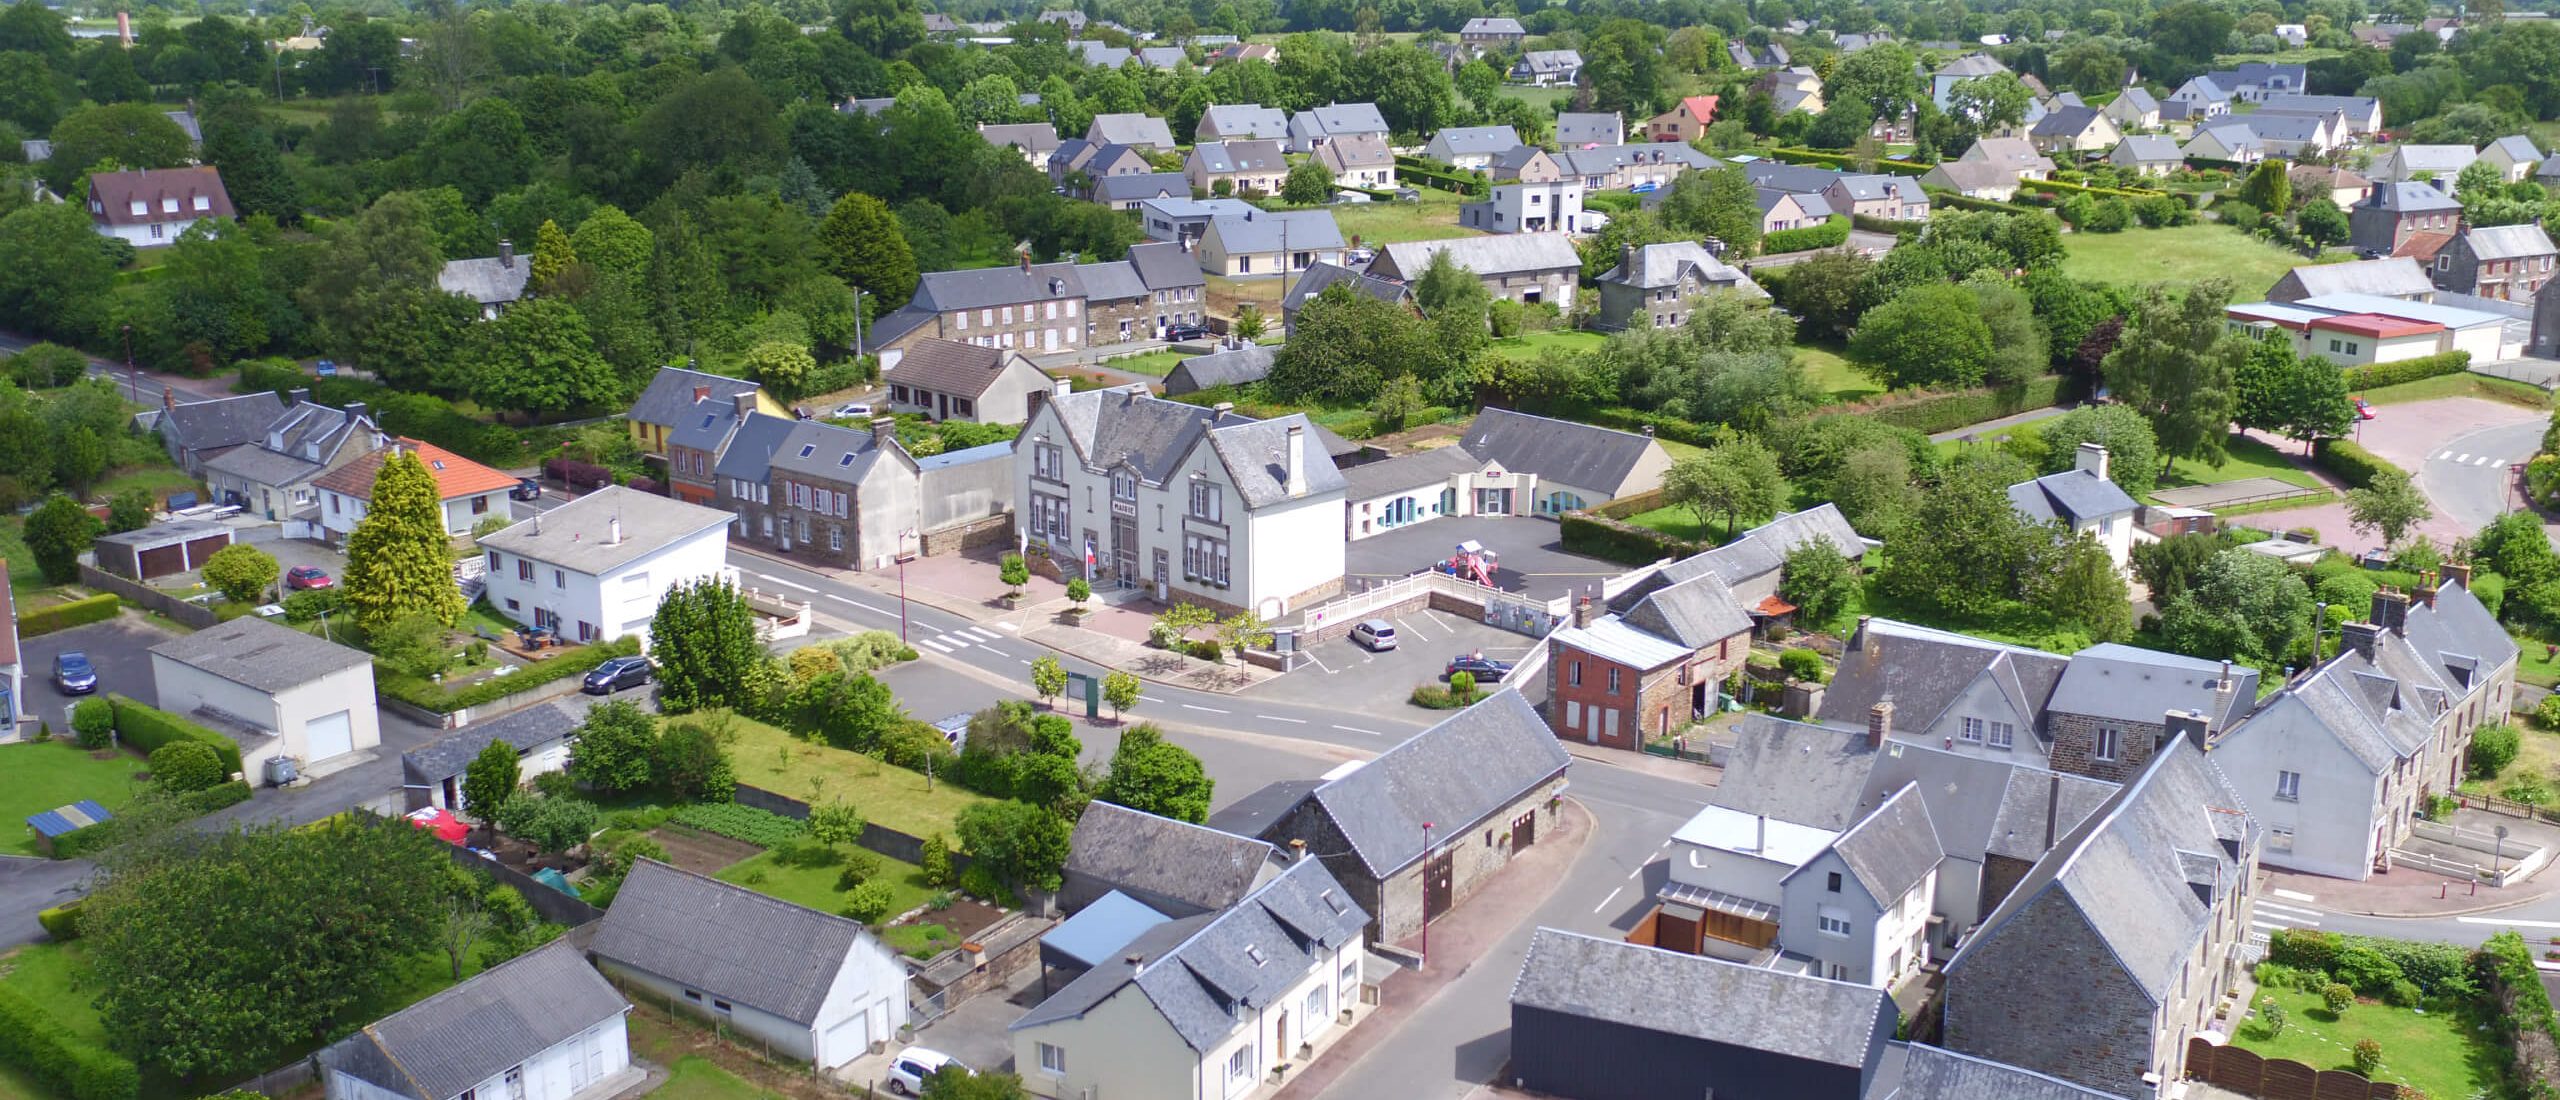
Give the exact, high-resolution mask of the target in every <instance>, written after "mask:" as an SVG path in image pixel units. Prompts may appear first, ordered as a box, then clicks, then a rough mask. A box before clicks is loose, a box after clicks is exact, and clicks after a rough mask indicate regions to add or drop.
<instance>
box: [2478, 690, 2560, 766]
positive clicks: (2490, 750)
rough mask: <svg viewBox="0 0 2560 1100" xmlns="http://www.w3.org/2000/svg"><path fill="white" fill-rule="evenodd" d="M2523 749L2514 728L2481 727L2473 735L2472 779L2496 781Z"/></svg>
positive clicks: (2520, 739) (2521, 740)
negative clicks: (2518, 751) (2519, 750)
mask: <svg viewBox="0 0 2560 1100" xmlns="http://www.w3.org/2000/svg"><path fill="white" fill-rule="evenodd" d="M2551 698H2554V697H2553V696H2544V699H2545V700H2546V701H2547V700H2549V699H2551ZM2522 747H2523V738H2522V737H2520V736H2518V735H2517V733H2516V728H2515V727H2514V726H2511V725H2508V724H2506V723H2504V722H2493V723H2490V724H2489V725H2485V726H2482V727H2480V728H2479V729H2478V730H2476V731H2474V732H2473V733H2472V735H2471V765H2470V766H2471V777H2472V778H2474V779H2496V778H2497V777H2498V773H2499V772H2502V771H2505V770H2507V765H2509V764H2512V763H2515V759H2516V752H2517V750H2518V749H2520V748H2522Z"/></svg>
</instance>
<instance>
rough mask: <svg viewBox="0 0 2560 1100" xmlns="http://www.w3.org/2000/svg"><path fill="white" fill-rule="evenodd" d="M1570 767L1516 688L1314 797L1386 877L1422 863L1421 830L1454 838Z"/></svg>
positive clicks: (1372, 868)
mask: <svg viewBox="0 0 2560 1100" xmlns="http://www.w3.org/2000/svg"><path fill="white" fill-rule="evenodd" d="M1570 760H1571V757H1569V756H1567V755H1566V754H1565V751H1564V747H1563V746H1562V745H1560V744H1557V742H1556V736H1555V734H1554V732H1552V731H1550V730H1549V729H1547V724H1546V722H1545V720H1544V719H1541V718H1539V717H1538V712H1537V711H1535V710H1533V709H1531V708H1530V706H1529V704H1528V702H1527V701H1526V700H1524V699H1522V698H1521V697H1520V693H1519V692H1516V691H1497V692H1495V693H1493V694H1492V695H1490V696H1487V697H1486V698H1485V699H1484V701H1482V702H1479V703H1477V704H1475V705H1474V706H1471V707H1468V708H1467V709H1465V710H1462V711H1459V712H1458V713H1456V714H1454V715H1452V716H1450V717H1448V718H1446V719H1443V720H1441V722H1440V724H1439V725H1436V726H1433V727H1431V728H1430V729H1427V730H1424V731H1422V732H1421V733H1417V734H1415V735H1413V736H1412V737H1410V738H1407V739H1406V740H1405V741H1404V742H1403V743H1402V744H1399V745H1397V746H1396V747H1394V748H1391V749H1388V750H1387V751H1386V752H1384V753H1381V754H1379V755H1378V757H1377V758H1376V759H1373V760H1371V761H1369V762H1368V763H1366V764H1363V765H1361V766H1360V767H1359V768H1358V769H1356V770H1354V771H1352V772H1351V773H1350V774H1348V775H1344V776H1341V777H1339V778H1337V779H1334V780H1332V781H1331V782H1328V783H1326V784H1324V785H1323V786H1321V787H1317V788H1316V789H1315V793H1314V795H1313V796H1312V797H1313V798H1314V799H1315V800H1316V802H1317V804H1318V805H1320V806H1322V807H1323V808H1324V811H1325V814H1326V816H1328V817H1330V818H1332V819H1333V823H1334V826H1335V828H1337V829H1339V830H1341V832H1342V835H1343V836H1344V838H1346V839H1348V840H1349V841H1350V843H1351V850H1352V854H1354V855H1357V856H1359V857H1360V862H1361V864H1362V865H1363V866H1365V867H1367V868H1368V869H1369V873H1370V874H1371V875H1373V876H1375V877H1377V878H1380V879H1384V878H1386V877H1388V876H1390V875H1393V874H1395V873H1396V872H1397V871H1399V870H1402V869H1403V868H1404V867H1405V866H1406V865H1408V864H1411V863H1412V862H1413V861H1415V860H1417V859H1420V858H1421V857H1422V823H1423V822H1426V821H1428V822H1432V823H1434V824H1436V825H1438V826H1440V828H1441V829H1443V830H1446V831H1445V832H1443V833H1442V834H1441V835H1442V836H1444V837H1445V836H1450V835H1455V834H1457V833H1461V832H1464V831H1465V830H1467V829H1469V828H1471V827H1472V826H1473V825H1474V824H1475V823H1476V822H1478V821H1481V820H1483V819H1484V818H1485V817H1487V816H1488V815H1491V814H1493V813H1496V812H1498V811H1500V810H1501V809H1502V808H1503V807H1505V806H1508V805H1510V804H1512V803H1513V802H1516V801H1519V800H1520V799H1521V798H1522V797H1523V796H1525V795H1527V794H1528V793H1529V792H1530V791H1532V790H1534V789H1535V788H1536V787H1537V786H1538V785H1539V784H1541V783H1544V782H1546V781H1548V780H1549V779H1551V778H1553V777H1555V776H1558V775H1561V774H1562V773H1563V772H1564V770H1565V765H1566V764H1567V763H1568V762H1569V761H1570Z"/></svg>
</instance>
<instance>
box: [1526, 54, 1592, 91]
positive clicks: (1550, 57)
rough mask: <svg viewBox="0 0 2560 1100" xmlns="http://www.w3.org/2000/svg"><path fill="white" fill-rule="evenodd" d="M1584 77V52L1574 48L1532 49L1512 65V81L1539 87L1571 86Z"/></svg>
mask: <svg viewBox="0 0 2560 1100" xmlns="http://www.w3.org/2000/svg"><path fill="white" fill-rule="evenodd" d="M1581 79H1582V54H1580V53H1579V52H1576V51H1574V50H1530V51H1528V52H1526V53H1523V54H1521V55H1520V60H1518V61H1516V62H1513V63H1512V66H1511V82H1512V83H1514V84H1526V85H1529V86H1531V87H1537V88H1554V87H1559V86H1561V87H1567V88H1570V87H1572V86H1573V85H1574V83H1575V82H1576V81H1579V80H1581Z"/></svg>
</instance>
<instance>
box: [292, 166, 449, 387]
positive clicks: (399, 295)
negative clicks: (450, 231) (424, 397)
mask: <svg viewBox="0 0 2560 1100" xmlns="http://www.w3.org/2000/svg"><path fill="white" fill-rule="evenodd" d="M432 219H433V211H432V208H431V206H430V204H429V203H428V202H427V200H426V199H424V198H422V197H421V196H419V195H418V194H417V193H414V192H406V191H394V192H392V193H390V194H386V195H384V196H382V197H381V198H379V199H376V200H374V202H373V205H372V206H370V207H367V208H366V209H365V211H364V213H362V214H360V215H357V216H356V217H355V218H352V219H348V220H346V221H342V222H339V223H337V224H336V225H334V226H331V227H329V228H328V230H327V242H326V243H325V244H324V245H323V246H322V247H321V248H320V249H319V250H318V252H317V253H316V255H315V256H314V257H313V260H312V272H311V278H310V279H309V280H307V281H306V282H304V283H303V286H302V292H301V295H300V300H301V303H302V306H303V308H304V309H305V310H307V311H309V313H310V316H311V320H312V323H313V325H314V327H315V329H316V333H315V335H316V336H317V338H318V343H319V344H320V346H321V347H322V348H324V349H326V350H327V351H329V352H330V353H331V354H333V355H335V356H336V357H337V358H339V359H340V360H342V361H350V362H354V363H358V364H362V365H363V366H366V367H368V368H371V369H373V370H374V371H376V372H378V373H380V374H382V375H383V377H384V378H385V379H386V380H388V381H392V382H395V383H400V384H406V385H420V384H423V383H427V382H430V381H446V380H448V379H447V378H446V377H440V376H449V374H450V366H449V364H450V362H451V360H452V359H453V357H454V353H455V351H456V350H457V346H458V345H459V343H460V341H461V336H462V333H463V331H464V329H465V328H466V327H467V326H469V325H471V323H472V321H473V320H474V319H476V318H477V317H478V315H479V308H478V306H476V305H475V304H473V303H472V302H471V301H470V300H469V299H466V298H462V297H460V296H458V295H452V294H446V293H444V292H443V291H441V290H439V289H437V287H436V275H437V273H438V272H440V271H442V270H443V268H444V251H443V246H442V245H441V244H440V243H439V241H438V239H437V236H436V234H435V231H434V224H433V220H432Z"/></svg>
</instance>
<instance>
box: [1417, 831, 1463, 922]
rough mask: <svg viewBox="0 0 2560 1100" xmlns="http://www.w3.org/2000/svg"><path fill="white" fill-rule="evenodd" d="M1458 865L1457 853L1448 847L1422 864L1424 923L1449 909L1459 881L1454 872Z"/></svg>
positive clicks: (1433, 854)
mask: <svg viewBox="0 0 2560 1100" xmlns="http://www.w3.org/2000/svg"><path fill="white" fill-rule="evenodd" d="M1456 865H1457V853H1455V852H1452V851H1450V850H1449V849H1447V848H1442V849H1441V850H1439V851H1438V852H1435V853H1432V856H1431V859H1430V860H1429V861H1428V862H1425V863H1424V864H1423V865H1422V920H1423V922H1424V923H1426V924H1428V923H1430V922H1431V920H1432V919H1433V918H1435V917H1438V916H1439V915H1440V914H1442V913H1446V912H1448V911H1449V901H1450V897H1451V895H1452V894H1453V893H1454V890H1455V885H1456V882H1457V876H1456V875H1455V874H1454V872H1455V870H1456Z"/></svg>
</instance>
